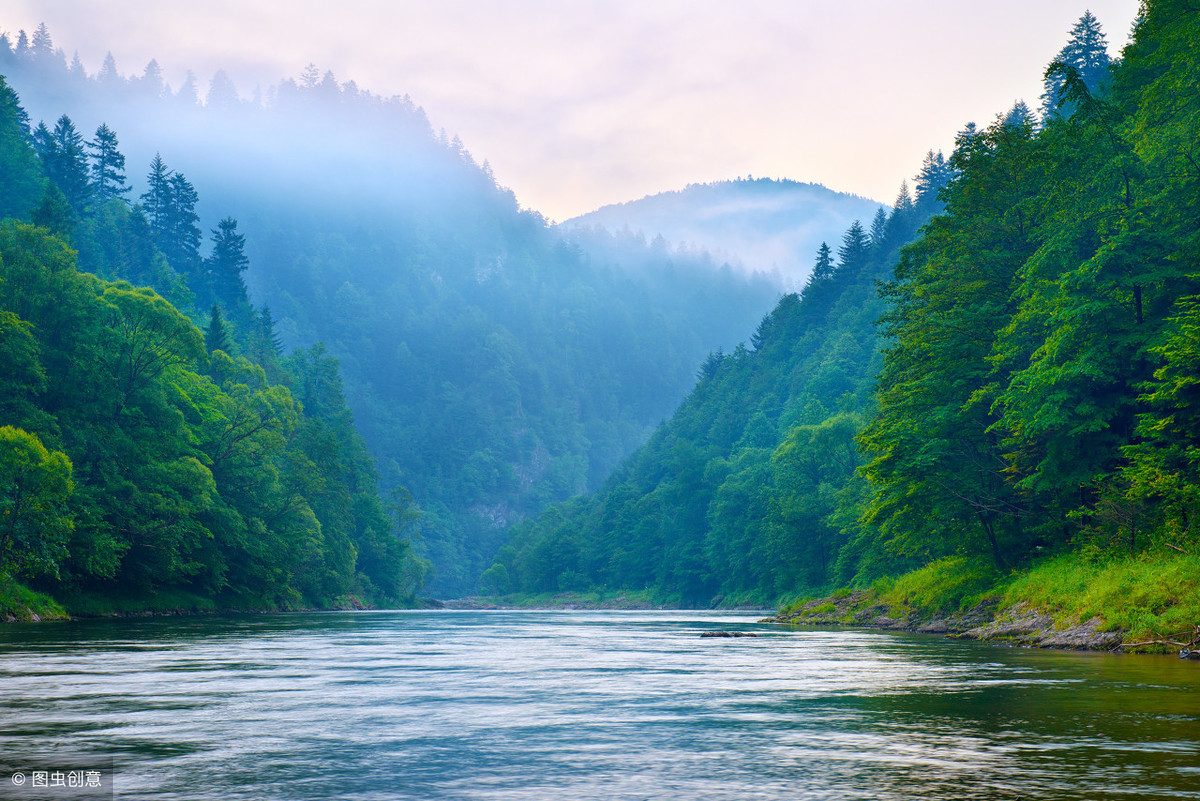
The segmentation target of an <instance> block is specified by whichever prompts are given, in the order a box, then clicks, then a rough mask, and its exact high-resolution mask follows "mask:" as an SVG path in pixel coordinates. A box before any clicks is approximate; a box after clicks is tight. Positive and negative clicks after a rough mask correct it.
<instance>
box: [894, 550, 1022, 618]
mask: <svg viewBox="0 0 1200 801" xmlns="http://www.w3.org/2000/svg"><path fill="white" fill-rule="evenodd" d="M1003 585H1004V577H1003V576H1002V575H1001V574H1000V573H999V572H998V571H997V570H996V568H995V566H993V565H992V564H990V562H989V560H987V559H986V558H985V559H980V558H968V557H962V556H951V557H946V558H945V559H938V560H937V561H934V562H930V563H929V564H927V565H925V566H924V567H922V568H921V569H919V570H914V571H913V572H911V573H906V574H904V575H902V576H900V577H899V578H897V579H896V580H895V581H894V582H889V583H888V584H886V585H881V586H880V587H879V590H878V596H877V597H878V598H879V600H880V601H881V602H883V603H886V604H888V605H889V606H891V607H892V608H893V610H903V612H904V613H908V612H910V611H911V612H917V613H918V614H922V615H927V616H928V615H932V614H936V613H946V612H957V611H963V610H966V609H970V608H971V607H973V606H975V605H976V604H977V603H979V602H980V601H981V600H983V599H984V598H987V597H995V596H998V595H999V593H1000V592H1001V590H1002V589H1003Z"/></svg>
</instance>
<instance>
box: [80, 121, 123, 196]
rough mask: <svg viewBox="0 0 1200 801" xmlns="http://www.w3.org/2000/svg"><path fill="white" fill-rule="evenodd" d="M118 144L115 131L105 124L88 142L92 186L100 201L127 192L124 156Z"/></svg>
mask: <svg viewBox="0 0 1200 801" xmlns="http://www.w3.org/2000/svg"><path fill="white" fill-rule="evenodd" d="M119 144H120V143H119V142H118V141H117V135H116V133H114V132H113V130H112V129H111V128H109V127H108V125H106V124H101V125H100V127H99V128H97V129H96V138H95V139H93V140H92V141H91V142H89V143H88V146H89V147H90V148H91V151H92V186H93V188H94V190H95V193H96V198H97V200H99V201H100V202H101V203H107V202H108V201H109V200H112V199H113V198H117V197H121V196H122V195H125V194H128V193H129V187H128V186H126V185H125V156H124V155H122V154H121V151H120V150H118V149H117V147H118V145H119Z"/></svg>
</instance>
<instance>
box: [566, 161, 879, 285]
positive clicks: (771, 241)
mask: <svg viewBox="0 0 1200 801" xmlns="http://www.w3.org/2000/svg"><path fill="white" fill-rule="evenodd" d="M879 208H881V205H880V204H879V203H877V202H875V201H873V200H870V199H868V198H863V197H859V196H857V195H848V194H845V193H843V192H835V191H833V190H832V189H827V188H825V187H824V186H821V185H819V184H808V183H799V182H797V181H786V180H785V181H776V180H772V179H769V178H753V179H751V178H745V179H741V178H740V179H738V180H736V181H718V182H716V183H709V184H691V185H689V186H688V187H687V188H685V189H681V190H677V191H674V192H662V193H660V194H657V195H649V196H647V197H644V198H642V199H641V200H633V201H629V202H627V203H617V204H613V205H609V206H604V207H602V208H599V209H597V210H595V211H592V212H589V213H587V214H583V215H580V216H579V217H574V218H572V219H570V220H567V221H565V222H563V223H562V224H561V227H562V228H564V229H567V230H571V229H577V228H585V227H595V226H598V227H601V228H605V229H607V230H608V231H611V232H618V231H622V230H623V229H629V231H631V232H633V233H638V232H641V233H642V234H643V235H644V236H645V238H646V239H647V240H653V239H654V238H655V237H656V236H662V237H663V238H664V239H666V240H667V242H669V243H672V244H673V245H676V246H682V247H690V248H693V249H700V250H707V251H708V252H710V253H712V254H715V255H716V256H718V257H719V258H721V259H724V260H729V261H733V262H740V264H741V265H742V266H743V267H744V268H746V269H748V270H750V271H758V272H764V273H773V272H774V273H778V274H779V275H780V276H781V277H782V278H783V280H784V281H785V282H786V283H787V284H788V285H789V286H795V287H799V286H802V285H803V283H804V281H805V280H806V279H807V278H808V274H809V270H810V268H811V266H812V258H813V255H814V254H815V253H816V252H817V248H818V247H820V245H821V243H822V242H829V243H834V242H836V241H837V239H838V237H840V236H841V234H842V232H843V231H845V230H846V228H848V227H849V226H850V223H852V222H853V221H854V220H859V221H861V222H862V224H863V225H864V226H865V225H869V224H870V221H871V219H872V218H873V217H874V216H875V212H876V210H877V209H879Z"/></svg>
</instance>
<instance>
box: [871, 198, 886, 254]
mask: <svg viewBox="0 0 1200 801" xmlns="http://www.w3.org/2000/svg"><path fill="white" fill-rule="evenodd" d="M886 242H887V212H886V211H884V210H883V206H880V207H879V208H877V209H875V217H874V218H873V219H872V220H871V248H872V249H874V250H880V251H881V250H883V249H884V244H885V243H886Z"/></svg>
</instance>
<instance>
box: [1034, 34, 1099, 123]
mask: <svg viewBox="0 0 1200 801" xmlns="http://www.w3.org/2000/svg"><path fill="white" fill-rule="evenodd" d="M1054 63H1055V64H1062V65H1063V66H1065V67H1068V68H1070V70H1074V72H1075V74H1077V75H1078V76H1079V79H1080V80H1082V81H1083V83H1084V85H1085V86H1087V89H1088V91H1089V92H1091V93H1092V94H1093V95H1094V94H1096V93H1097V92H1099V91H1100V90H1101V89H1102V88H1103V86H1104V84H1105V82H1106V81H1107V78H1108V65H1109V58H1108V42H1107V40H1106V39H1105V38H1104V32H1103V31H1102V30H1101V29H1100V23H1099V21H1097V19H1096V18H1095V17H1094V16H1093V15H1092V12H1090V11H1085V12H1084V14H1083V16H1082V17H1080V18H1079V22H1077V23H1075V27H1073V28H1071V38H1070V39H1069V40H1068V41H1067V44H1066V45H1065V46H1064V47H1063V49H1062V50H1060V51H1059V52H1058V55H1057V56H1056V57H1055V58H1054ZM1065 83H1066V82H1065V80H1064V78H1063V75H1062V73H1061V72H1054V73H1051V72H1047V75H1046V79H1045V83H1044V84H1043V87H1044V90H1045V91H1044V92H1043V93H1042V119H1043V120H1045V121H1049V120H1051V119H1055V118H1058V117H1069V116H1071V113H1072V112H1073V111H1074V108H1073V105H1072V104H1071V103H1070V102H1069V101H1068V100H1067V98H1066V94H1065V91H1064V90H1065Z"/></svg>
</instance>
